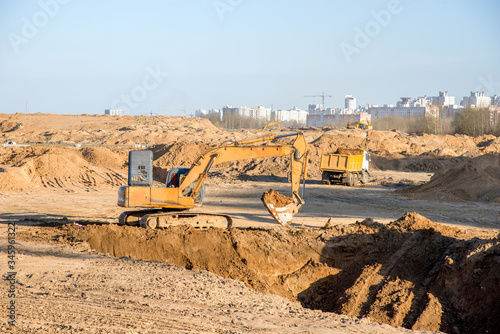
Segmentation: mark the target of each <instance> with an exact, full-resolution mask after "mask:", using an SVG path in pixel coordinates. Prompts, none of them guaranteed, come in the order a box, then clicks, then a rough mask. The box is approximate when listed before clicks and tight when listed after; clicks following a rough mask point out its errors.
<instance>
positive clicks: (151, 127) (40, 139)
mask: <svg viewBox="0 0 500 334" xmlns="http://www.w3.org/2000/svg"><path fill="white" fill-rule="evenodd" d="M218 132H219V130H218V129H217V128H216V127H215V126H214V125H213V124H212V123H211V122H210V121H208V120H207V119H202V118H188V117H180V116H172V117H166V116H153V117H148V116H135V117H132V116H123V117H111V116H107V115H92V116H91V115H52V114H14V115H13V114H0V142H2V143H3V142H5V141H7V140H13V141H15V142H17V143H51V144H56V143H58V144H63V143H67V144H73V143H86V144H100V145H134V144H138V143H148V144H164V143H171V142H174V141H177V140H196V139H197V140H200V139H201V140H205V139H208V138H212V137H216V134H217V133H218Z"/></svg>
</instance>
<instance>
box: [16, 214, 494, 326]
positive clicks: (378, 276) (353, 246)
mask: <svg viewBox="0 0 500 334" xmlns="http://www.w3.org/2000/svg"><path fill="white" fill-rule="evenodd" d="M43 231H44V233H38V231H34V230H31V231H29V232H26V233H25V234H24V235H23V236H22V237H23V238H24V239H26V240H37V241H40V238H45V239H49V240H52V241H57V242H70V243H74V242H83V243H86V244H88V245H89V246H90V248H92V249H94V250H97V251H99V252H103V253H107V254H110V255H112V256H116V257H122V256H127V257H130V258H132V259H143V260H156V261H167V262H169V263H174V264H178V265H181V266H184V267H186V268H188V269H202V270H209V271H211V272H213V273H215V274H217V275H219V276H222V277H224V278H234V279H239V280H241V281H243V282H244V283H245V284H246V285H247V286H249V287H252V288H253V289H255V290H257V291H262V292H271V293H275V294H278V295H281V296H284V297H286V298H289V299H291V300H299V301H300V302H301V303H302V304H303V305H304V306H306V307H308V308H311V309H321V310H323V311H328V312H337V313H342V314H346V315H349V316H359V317H370V319H371V320H372V321H377V322H381V323H387V324H391V325H393V326H404V327H406V328H412V329H425V330H442V331H445V332H448V333H452V332H460V333H479V332H488V331H489V332H494V331H495V330H496V329H498V328H499V326H500V318H498V317H497V315H498V314H499V312H500V304H498V298H500V290H499V289H498V280H499V279H500V262H499V258H500V239H499V236H498V235H496V234H493V233H489V232H472V231H462V230H460V229H457V228H451V227H447V226H443V225H440V224H437V223H434V222H432V221H429V220H428V219H426V218H425V217H422V216H420V215H418V214H415V213H408V214H405V215H404V216H403V217H401V218H400V219H399V220H397V221H395V222H393V223H391V224H389V225H383V224H379V223H377V222H373V221H372V220H371V219H367V220H365V221H363V222H357V223H355V224H350V225H339V226H333V227H331V228H326V229H301V230H297V229H282V228H278V229H270V230H263V229H259V230H253V229H247V230H240V229H231V230H229V231H228V230H222V229H209V230H196V229H194V228H191V227H186V226H176V227H171V228H168V229H165V230H145V229H141V228H136V227H130V226H116V225H110V226H109V225H102V226H96V225H87V226H82V227H77V226H75V225H65V226H63V227H59V228H48V227H44V228H43Z"/></svg>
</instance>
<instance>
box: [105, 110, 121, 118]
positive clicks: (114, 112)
mask: <svg viewBox="0 0 500 334" xmlns="http://www.w3.org/2000/svg"><path fill="white" fill-rule="evenodd" d="M104 115H110V116H121V115H122V110H121V109H104Z"/></svg>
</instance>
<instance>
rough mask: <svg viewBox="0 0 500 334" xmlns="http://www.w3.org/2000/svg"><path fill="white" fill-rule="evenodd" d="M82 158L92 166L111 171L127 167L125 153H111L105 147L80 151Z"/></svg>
mask: <svg viewBox="0 0 500 334" xmlns="http://www.w3.org/2000/svg"><path fill="white" fill-rule="evenodd" d="M81 153H82V155H83V158H84V159H85V160H87V161H88V163H89V164H90V165H92V166H97V167H105V168H111V169H117V170H120V169H123V168H126V167H127V159H126V154H127V153H128V151H127V153H125V152H118V153H116V152H113V151H112V150H111V149H109V148H105V147H89V148H84V149H82V150H81Z"/></svg>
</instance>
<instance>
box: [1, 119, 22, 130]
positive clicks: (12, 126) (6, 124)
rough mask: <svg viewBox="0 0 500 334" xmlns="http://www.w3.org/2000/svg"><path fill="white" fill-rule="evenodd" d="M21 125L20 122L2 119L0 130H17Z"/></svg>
mask: <svg viewBox="0 0 500 334" xmlns="http://www.w3.org/2000/svg"><path fill="white" fill-rule="evenodd" d="M22 127H23V124H22V123H18V122H10V121H8V120H4V121H1V122H0V132H11V131H16V130H19V129H21V128H22Z"/></svg>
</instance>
